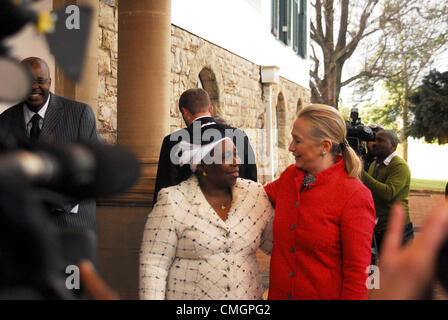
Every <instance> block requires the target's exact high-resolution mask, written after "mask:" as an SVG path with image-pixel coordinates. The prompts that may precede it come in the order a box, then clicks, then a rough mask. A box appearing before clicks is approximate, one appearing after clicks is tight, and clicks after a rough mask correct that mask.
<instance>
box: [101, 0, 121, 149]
mask: <svg viewBox="0 0 448 320" xmlns="http://www.w3.org/2000/svg"><path fill="white" fill-rule="evenodd" d="M98 15H99V17H98V23H99V30H98V48H99V52H98V130H99V132H100V134H101V136H102V137H103V139H104V140H105V141H106V142H107V143H116V141H117V71H118V9H117V5H116V3H115V1H110V0H108V1H104V0H103V1H100V2H99V10H98Z"/></svg>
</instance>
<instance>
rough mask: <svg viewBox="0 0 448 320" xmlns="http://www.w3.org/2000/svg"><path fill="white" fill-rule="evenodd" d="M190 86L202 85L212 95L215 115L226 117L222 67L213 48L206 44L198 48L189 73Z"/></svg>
mask: <svg viewBox="0 0 448 320" xmlns="http://www.w3.org/2000/svg"><path fill="white" fill-rule="evenodd" d="M188 81H189V83H188V87H189V88H197V87H199V86H202V87H203V88H204V90H205V91H207V93H208V94H209V95H210V99H211V101H212V105H213V115H214V116H216V117H222V118H225V113H224V110H223V103H222V98H223V97H224V83H223V77H222V73H221V67H220V65H219V64H218V62H217V58H216V55H215V53H214V52H213V50H212V48H211V47H209V46H208V45H204V46H203V47H202V48H200V49H199V50H198V52H197V53H196V56H195V58H194V60H193V62H192V64H191V67H190V71H189V75H188Z"/></svg>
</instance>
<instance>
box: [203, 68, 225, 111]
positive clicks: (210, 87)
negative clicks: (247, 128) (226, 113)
mask: <svg viewBox="0 0 448 320" xmlns="http://www.w3.org/2000/svg"><path fill="white" fill-rule="evenodd" d="M198 77H199V83H198V84H199V85H200V87H201V88H202V89H204V90H205V91H207V93H208V95H209V97H210V102H211V104H212V106H213V113H214V115H216V116H221V114H222V112H221V110H220V108H219V90H218V84H217V82H216V76H215V73H214V72H213V71H212V70H211V69H209V68H207V67H206V68H203V69H202V70H201V72H199V75H198Z"/></svg>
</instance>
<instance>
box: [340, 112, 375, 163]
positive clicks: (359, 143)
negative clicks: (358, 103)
mask: <svg viewBox="0 0 448 320" xmlns="http://www.w3.org/2000/svg"><path fill="white" fill-rule="evenodd" d="M350 118H351V119H352V121H351V122H350V121H346V126H347V141H348V143H349V145H350V147H352V148H353V150H355V152H356V154H357V155H358V156H360V157H362V158H363V159H364V158H365V157H366V155H367V147H366V145H365V142H367V141H375V133H374V132H373V131H372V129H371V128H369V127H367V126H365V125H363V124H362V122H361V119H360V118H359V112H358V109H357V108H352V110H351V112H350Z"/></svg>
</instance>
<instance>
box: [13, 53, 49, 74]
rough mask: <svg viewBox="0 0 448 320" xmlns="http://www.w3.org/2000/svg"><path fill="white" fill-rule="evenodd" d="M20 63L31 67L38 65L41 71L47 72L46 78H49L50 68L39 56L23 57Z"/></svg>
mask: <svg viewBox="0 0 448 320" xmlns="http://www.w3.org/2000/svg"><path fill="white" fill-rule="evenodd" d="M20 64H22V65H24V66H26V67H31V68H34V67H37V66H39V67H40V68H41V69H42V71H44V72H46V73H47V75H48V78H50V68H48V64H47V63H46V62H45V60H43V59H41V58H38V57H29V58H25V59H23V60H22V61H21V62H20Z"/></svg>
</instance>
